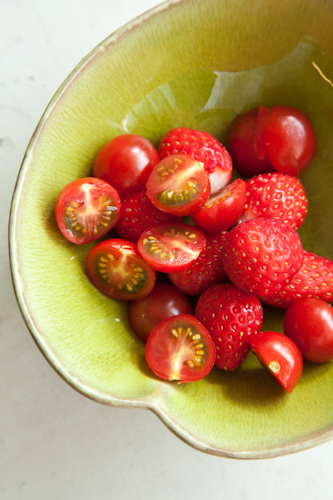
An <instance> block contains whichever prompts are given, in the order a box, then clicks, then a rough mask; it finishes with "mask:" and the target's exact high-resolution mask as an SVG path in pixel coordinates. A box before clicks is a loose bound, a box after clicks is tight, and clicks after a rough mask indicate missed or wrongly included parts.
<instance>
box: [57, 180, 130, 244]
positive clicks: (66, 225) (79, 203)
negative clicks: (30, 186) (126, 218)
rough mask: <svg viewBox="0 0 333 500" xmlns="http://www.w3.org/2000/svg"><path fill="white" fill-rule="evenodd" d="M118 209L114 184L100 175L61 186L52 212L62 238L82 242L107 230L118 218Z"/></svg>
mask: <svg viewBox="0 0 333 500" xmlns="http://www.w3.org/2000/svg"><path fill="white" fill-rule="evenodd" d="M120 209H121V201H120V198H119V195H118V193H117V191H116V190H115V189H114V187H112V186H111V185H110V184H108V183H107V182H105V181H102V180H100V179H95V178H94V177H85V178H83V179H77V180H75V181H72V182H70V183H69V184H67V186H65V187H64V188H63V189H62V190H61V192H60V193H59V195H58V198H57V201H56V204H55V216H56V220H57V224H58V226H59V229H60V231H61V232H62V234H63V235H64V236H65V238H67V239H68V240H69V241H70V242H72V243H77V244H80V245H82V244H84V243H90V242H91V241H95V240H97V239H98V238H101V237H102V236H104V235H105V234H106V233H108V232H109V231H110V229H112V228H113V226H115V225H116V223H117V222H118V219H119V216H120Z"/></svg>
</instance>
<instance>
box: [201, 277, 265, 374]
mask: <svg viewBox="0 0 333 500" xmlns="http://www.w3.org/2000/svg"><path fill="white" fill-rule="evenodd" d="M195 316H196V317H197V318H198V320H199V321H200V322H201V323H202V324H203V325H204V326H205V327H206V328H207V330H208V332H209V334H210V336H211V337H212V339H213V342H214V344H215V348H216V360H215V365H216V366H217V367H218V368H221V369H225V370H230V371H233V370H235V369H236V368H237V367H238V366H239V365H240V364H241V363H242V362H243V361H244V360H245V359H246V357H247V355H248V353H249V351H250V345H249V342H248V339H249V337H250V336H253V335H255V334H256V333H258V332H259V330H260V328H261V326H262V322H263V309H262V306H261V304H260V302H259V299H258V298H257V297H256V296H255V295H253V294H249V293H246V292H243V291H241V290H239V289H237V288H236V287H235V286H234V285H231V284H224V285H214V286H211V287H209V288H207V290H206V291H205V292H204V293H203V294H202V295H201V296H200V298H199V300H198V303H197V306H196V309H195Z"/></svg>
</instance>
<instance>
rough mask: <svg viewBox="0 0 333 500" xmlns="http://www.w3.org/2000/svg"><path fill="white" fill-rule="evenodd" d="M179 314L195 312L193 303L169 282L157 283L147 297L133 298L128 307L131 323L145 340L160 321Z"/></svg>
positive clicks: (135, 331)
mask: <svg viewBox="0 0 333 500" xmlns="http://www.w3.org/2000/svg"><path fill="white" fill-rule="evenodd" d="M178 314H193V309H192V306H191V303H190V301H189V299H188V298H187V297H186V295H185V294H184V293H182V292H181V291H180V290H178V288H176V287H175V286H173V285H169V284H167V283H156V285H155V286H154V288H153V290H152V291H151V292H150V293H149V294H148V295H147V296H146V297H144V298H143V299H140V300H133V301H132V302H131V303H130V305H129V308H128V320H129V324H130V325H131V328H132V330H133V331H134V333H135V334H136V335H137V336H138V337H139V338H140V339H141V340H143V341H144V342H146V341H147V339H148V337H149V335H150V333H151V331H152V329H153V328H155V326H157V325H158V323H160V321H162V320H163V319H166V318H171V317H172V316H177V315H178Z"/></svg>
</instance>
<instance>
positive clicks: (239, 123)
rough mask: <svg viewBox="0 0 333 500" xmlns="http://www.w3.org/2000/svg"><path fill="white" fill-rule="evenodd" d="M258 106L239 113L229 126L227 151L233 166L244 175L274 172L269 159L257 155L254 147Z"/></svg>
mask: <svg viewBox="0 0 333 500" xmlns="http://www.w3.org/2000/svg"><path fill="white" fill-rule="evenodd" d="M258 113H259V110H258V108H256V109H251V110H250V111H247V112H246V113H242V114H241V115H239V116H238V117H237V118H236V120H235V121H234V123H233V124H232V126H231V129H230V133H229V139H228V151H229V153H230V156H231V158H232V161H233V164H234V167H236V169H237V170H238V172H239V173H240V174H241V175H243V176H244V177H253V176H254V175H259V174H264V173H267V172H274V171H275V169H274V167H273V166H272V165H271V163H270V161H269V159H268V158H267V157H265V155H259V156H258V152H257V149H256V147H255V145H256V144H255V138H256V135H255V131H256V125H257V119H258Z"/></svg>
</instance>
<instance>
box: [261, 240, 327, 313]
mask: <svg viewBox="0 0 333 500" xmlns="http://www.w3.org/2000/svg"><path fill="white" fill-rule="evenodd" d="M305 297H309V298H310V297H313V298H317V299H322V300H324V301H325V302H332V300H333V262H332V261H331V260H329V259H326V258H325V257H320V256H319V255H316V254H314V253H312V252H308V251H307V250H303V264H302V267H301V269H300V270H299V271H298V272H297V273H296V274H294V276H293V277H292V279H291V280H290V283H289V284H288V285H287V286H286V287H285V288H283V289H282V290H281V291H280V292H278V293H276V294H275V295H272V296H271V297H260V300H261V301H262V302H264V303H266V304H269V305H271V306H275V307H282V308H285V309H286V308H288V307H289V306H291V305H292V304H293V303H294V302H296V301H297V300H299V299H303V298H305Z"/></svg>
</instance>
